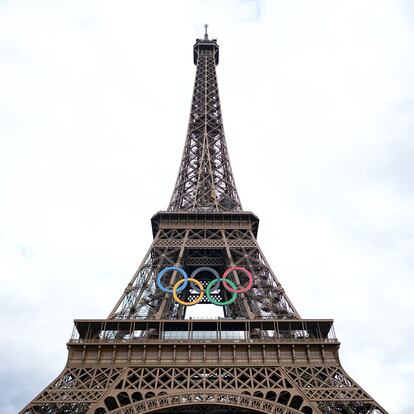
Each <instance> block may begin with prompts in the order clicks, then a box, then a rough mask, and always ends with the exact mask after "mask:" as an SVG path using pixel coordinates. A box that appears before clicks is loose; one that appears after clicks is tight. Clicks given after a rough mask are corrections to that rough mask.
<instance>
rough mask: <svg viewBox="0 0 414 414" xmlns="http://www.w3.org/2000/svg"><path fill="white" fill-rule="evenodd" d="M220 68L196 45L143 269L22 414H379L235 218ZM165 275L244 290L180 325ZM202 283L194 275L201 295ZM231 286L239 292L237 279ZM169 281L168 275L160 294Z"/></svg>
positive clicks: (328, 329) (249, 229)
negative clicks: (167, 184)
mask: <svg viewBox="0 0 414 414" xmlns="http://www.w3.org/2000/svg"><path fill="white" fill-rule="evenodd" d="M218 60H219V47H218V45H217V42H216V41H215V40H210V39H208V36H207V34H206V35H205V36H204V39H198V40H197V41H196V44H195V45H194V63H195V64H196V65H197V72H196V79H195V84H194V93H193V99H192V106H191V113H190V120H189V126H188V133H187V139H186V142H185V147H184V152H183V157H182V160H181V164H180V170H179V173H178V178H177V181H176V184H175V187H174V191H173V195H172V197H171V201H170V204H169V207H168V210H167V211H161V212H158V213H157V214H156V215H154V216H153V217H152V219H151V223H152V231H153V236H154V239H153V242H152V244H151V246H150V248H149V250H148V252H147V254H146V255H145V257H144V260H143V261H142V263H141V264H140V266H139V268H138V270H137V272H136V273H135V275H134V276H133V278H132V280H131V281H130V283H129V284H128V286H127V287H126V289H125V291H124V292H123V294H122V296H121V297H120V299H119V300H118V302H117V303H116V305H115V307H114V308H113V310H112V312H111V313H110V315H109V316H108V318H106V319H102V320H75V328H74V331H73V335H72V337H71V339H70V340H69V343H68V349H69V356H68V361H67V364H66V366H65V368H64V370H63V372H62V373H61V374H60V375H59V376H58V377H57V378H56V379H55V380H54V381H53V382H52V383H51V384H50V385H49V386H48V387H46V389H45V390H44V391H42V392H41V393H40V394H39V395H38V396H37V397H36V398H35V399H34V400H33V401H32V402H30V403H29V404H28V405H27V406H26V407H25V408H24V409H23V410H22V411H21V413H23V414H63V413H65V414H85V413H87V414H105V413H112V414H114V413H119V414H121V413H122V414H132V413H155V412H157V413H173V412H177V410H178V412H183V413H189V414H190V413H207V412H209V413H236V412H237V413H244V412H261V413H278V414H299V413H304V414H322V413H323V414H328V413H343V414H387V412H386V411H385V410H384V409H383V408H382V407H380V406H379V405H378V403H376V402H375V401H374V400H373V399H372V398H371V397H370V396H369V395H368V394H367V393H366V392H365V391H364V390H363V389H362V388H361V387H360V386H359V385H358V384H357V383H356V382H355V381H354V380H352V379H351V378H350V377H349V375H348V374H347V373H346V372H345V371H344V369H343V368H342V366H341V364H340V360H339V356H338V350H339V342H338V340H337V338H336V337H335V333H334V330H333V321H332V320H324V319H321V320H309V319H303V318H301V317H300V315H299V314H298V312H297V311H296V309H295V308H294V306H293V304H292V302H291V301H290V300H289V298H288V296H287V295H286V293H285V292H284V290H283V288H282V286H281V284H280V282H279V281H278V280H277V278H276V276H275V274H274V272H273V271H272V270H271V268H270V266H269V264H268V263H267V261H266V259H265V257H264V255H263V253H262V251H261V249H260V247H259V245H258V243H257V239H256V237H257V232H258V224H259V219H258V218H257V216H255V215H254V214H253V213H251V212H248V211H243V210H242V207H241V203H240V199H239V196H238V193H237V189H236V186H235V182H234V178H233V174H232V171H231V167H230V161H229V156H228V151H227V146H226V141H225V136H224V130H223V123H222V115H221V109H220V99H219V93H218V87H217V78H216V65H217V64H218ZM169 266H174V267H179V268H180V269H185V271H186V272H187V273H188V274H192V273H193V272H194V271H195V270H197V269H199V268H200V267H206V266H208V268H210V269H214V271H216V272H218V273H219V274H223V272H224V271H225V269H227V268H228V267H232V266H238V267H243V268H245V269H248V270H249V272H250V273H251V274H252V275H253V284H252V287H251V289H250V290H248V291H246V292H243V293H239V294H238V295H237V299H236V300H235V301H234V302H233V303H230V304H228V305H224V306H222V308H223V316H224V317H223V318H219V319H185V313H186V309H187V308H186V306H183V305H181V304H179V303H178V302H177V301H176V300H174V299H173V296H172V295H171V294H169V293H166V292H164V291H162V290H161V289H159V288H158V286H157V283H156V279H157V275H158V274H159V272H160V271H161V270H162V269H164V268H166V267H169ZM210 273H211V272H210ZM168 275H169V276H168ZM211 276H212V275H211V274H209V273H208V272H200V273H199V274H198V275H197V280H199V282H200V283H201V285H202V287H203V289H206V286H207V285H208V284H209V283H210V281H211ZM231 276H232V280H233V281H234V282H235V283H236V284H237V285H238V286H245V285H246V284H247V283H248V280H247V279H248V278H247V276H246V274H245V273H243V272H239V271H232V272H231ZM177 280H179V272H177V271H172V272H169V273H168V274H167V276H166V277H164V280H163V283H164V286H168V287H169V288H171V287H172V286H173V285H174V284H175V283H176V282H177ZM220 286H221V285H220ZM220 286H219V287H217V288H215V289H214V292H212V297H213V298H214V299H215V300H216V301H217V302H219V303H223V302H226V301H228V299H229V296H230V293H229V292H228V291H227V290H225V289H223V288H222V287H220ZM197 295H198V293H197V292H196V291H195V290H194V288H193V289H186V290H184V291H183V292H181V293H179V295H178V297H179V299H181V300H185V301H192V300H193V299H194V297H197ZM200 303H201V304H203V303H208V300H207V298H206V297H203V299H202V300H201V302H200Z"/></svg>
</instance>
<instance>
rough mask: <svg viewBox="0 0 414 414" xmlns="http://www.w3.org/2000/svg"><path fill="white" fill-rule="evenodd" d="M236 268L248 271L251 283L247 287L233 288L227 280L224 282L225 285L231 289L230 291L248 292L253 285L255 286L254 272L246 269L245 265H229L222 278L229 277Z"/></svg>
mask: <svg viewBox="0 0 414 414" xmlns="http://www.w3.org/2000/svg"><path fill="white" fill-rule="evenodd" d="M234 270H240V271H241V272H244V273H246V275H247V277H248V278H249V283H248V284H247V286H246V287H244V288H241V289H233V288H232V287H231V286H229V285H228V284H227V283H226V282H223V286H224V287H225V288H226V289H227V290H228V291H229V292H235V293H243V292H247V291H248V290H249V289H250V288H251V287H252V286H253V276H252V274H251V273H250V272H249V271H248V270H247V269H245V268H244V267H240V266H232V267H229V268H228V269H227V270H226V271H225V272H224V274H223V276H222V279H225V278H226V277H227V275H228V274H229V273H230V272H233V271H234Z"/></svg>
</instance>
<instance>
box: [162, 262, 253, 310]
mask: <svg viewBox="0 0 414 414" xmlns="http://www.w3.org/2000/svg"><path fill="white" fill-rule="evenodd" d="M169 271H176V272H178V273H181V274H182V275H183V276H184V279H180V280H178V281H177V282H176V283H175V285H174V286H173V288H172V289H168V288H166V287H165V286H164V285H163V284H162V283H161V277H162V276H163V275H164V274H165V273H166V272H169ZM205 271H207V272H210V273H212V274H213V275H214V276H215V279H214V280H212V281H210V282H209V283H208V284H207V287H206V288H205V289H204V287H203V284H202V283H201V282H200V281H199V280H197V279H195V276H197V275H198V274H199V273H200V272H205ZM235 271H240V272H243V273H245V274H246V275H247V277H248V279H249V282H248V284H247V286H245V287H241V288H240V289H237V286H236V284H235V282H233V281H232V280H230V279H227V276H228V275H229V274H230V272H235ZM156 282H157V285H158V287H159V288H160V289H161V290H162V291H163V292H166V293H172V294H173V297H174V300H175V301H176V302H177V303H179V304H180V305H184V306H192V305H195V304H197V303H199V302H200V301H201V300H202V299H203V298H204V294H205V295H206V296H207V298H208V300H209V301H210V303H212V304H214V305H217V306H226V305H231V304H232V303H233V302H234V301H235V300H236V298H237V295H238V293H244V292H247V291H248V290H250V289H251V288H252V286H253V276H252V274H251V273H250V272H249V271H248V270H247V269H245V268H244V267H239V266H232V267H229V268H228V269H227V270H226V271H225V272H224V273H223V276H222V277H221V278H220V275H219V274H218V272H217V271H216V270H215V269H213V268H211V267H206V266H203V267H199V268H197V269H195V270H194V271H193V272H192V273H191V276H190V277H188V275H187V273H186V272H185V270H184V269H182V268H181V267H177V266H170V267H166V268H164V269H163V270H161V272H160V273H158V276H157V279H156ZM188 282H190V285H191V289H192V290H193V291H195V292H196V293H197V294H198V297H196V298H195V299H194V300H192V301H189V302H186V301H184V300H182V299H180V298H179V297H178V293H180V292H182V291H183V290H184V289H185V288H186V287H187V285H188ZM221 282H223V287H224V288H225V289H226V290H227V291H228V292H231V293H232V295H231V298H230V299H229V300H227V301H223V302H220V301H218V300H216V299H214V297H213V294H212V291H216V290H218V289H219V286H220V283H221ZM191 295H192V296H193V297H194V295H193V294H192V293H191Z"/></svg>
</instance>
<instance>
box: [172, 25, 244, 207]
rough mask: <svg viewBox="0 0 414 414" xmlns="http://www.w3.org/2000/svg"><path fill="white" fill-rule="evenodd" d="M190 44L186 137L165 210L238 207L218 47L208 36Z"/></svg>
mask: <svg viewBox="0 0 414 414" xmlns="http://www.w3.org/2000/svg"><path fill="white" fill-rule="evenodd" d="M207 26H208V25H205V35H204V39H197V41H196V43H195V45H194V49H193V52H194V64H195V65H197V71H196V77H195V82H194V91H193V99H192V104H191V112H190V120H189V123H188V130H187V139H186V142H185V145H184V152H183V156H182V159H181V165H180V170H179V172H178V177H177V181H176V184H175V187H174V191H173V194H172V197H171V201H170V204H169V207H168V210H169V211H240V210H241V209H242V207H241V203H240V199H239V195H238V193H237V189H236V184H235V182H234V179H233V173H232V170H231V166H230V159H229V155H228V150H227V144H226V139H225V136H224V128H223V120H222V114H221V106H220V97H219V91H218V85H217V76H216V65H217V64H218V62H219V46H218V44H217V41H216V40H214V39H208V32H207Z"/></svg>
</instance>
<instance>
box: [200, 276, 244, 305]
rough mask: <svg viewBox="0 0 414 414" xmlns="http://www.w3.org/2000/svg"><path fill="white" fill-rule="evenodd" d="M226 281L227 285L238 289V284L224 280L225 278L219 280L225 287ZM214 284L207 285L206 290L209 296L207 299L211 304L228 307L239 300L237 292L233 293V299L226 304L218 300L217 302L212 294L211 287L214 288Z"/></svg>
mask: <svg viewBox="0 0 414 414" xmlns="http://www.w3.org/2000/svg"><path fill="white" fill-rule="evenodd" d="M226 280H227V283H228V284H229V285H230V286H231V287H232V288H233V289H236V288H237V286H236V284H235V283H234V282H232V281H231V280H228V279H224V277H222V278H220V279H219V282H223V285H224V283H226ZM213 283H214V280H212V281H211V282H210V283H209V284H208V285H207V288H206V295H207V297H208V300H209V301H210V302H211V303H214V304H215V305H218V306H226V305H231V304H232V303H233V302H234V301H235V300H236V298H237V292H236V291H233V294H232V295H231V298H230V299H229V300H227V301H225V302H219V301H218V300H215V299H214V298H213V297H212V296H211V293H210V289H211V287H212V286H213Z"/></svg>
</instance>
